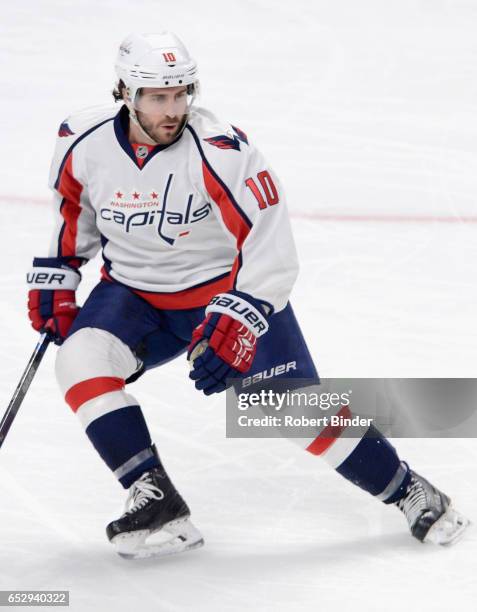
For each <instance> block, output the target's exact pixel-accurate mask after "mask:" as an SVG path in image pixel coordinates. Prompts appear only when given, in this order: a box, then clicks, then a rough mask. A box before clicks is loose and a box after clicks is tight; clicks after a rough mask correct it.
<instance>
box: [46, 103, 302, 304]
mask: <svg viewBox="0 0 477 612" xmlns="http://www.w3.org/2000/svg"><path fill="white" fill-rule="evenodd" d="M128 121H129V116H128V110H127V108H126V107H125V106H124V105H123V106H122V107H121V108H120V109H119V112H118V107H117V106H114V107H111V106H109V107H107V108H104V107H102V108H93V109H87V110H85V111H82V112H80V113H77V114H75V115H72V116H71V117H69V118H68V119H67V121H65V122H64V123H62V124H61V126H60V130H59V134H58V140H57V145H56V150H55V155H54V159H53V162H52V167H51V175H50V186H51V188H52V189H53V191H54V194H55V211H56V212H55V214H56V216H57V223H56V227H55V230H54V235H53V239H52V243H51V246H50V252H49V256H50V257H57V256H62V257H68V258H71V262H77V264H78V265H79V264H80V263H84V262H85V261H87V260H88V259H91V258H92V257H93V256H94V255H95V254H96V253H97V251H98V250H99V248H100V247H102V254H103V259H104V267H103V270H102V274H103V277H104V278H110V279H111V278H112V279H114V280H116V281H118V282H120V283H122V284H125V285H127V286H129V287H131V288H132V289H133V290H134V291H135V292H136V293H138V294H139V295H141V296H142V297H144V298H145V299H146V300H147V301H148V302H150V303H151V304H153V305H154V306H156V307H157V308H171V309H184V308H195V307H198V306H203V305H205V304H207V302H208V301H209V299H210V298H211V297H212V296H214V295H216V294H217V293H221V292H224V291H228V290H230V289H236V290H238V291H243V292H245V293H248V294H250V295H252V296H253V297H254V298H256V299H258V300H260V301H261V302H263V303H265V304H269V305H270V306H271V308H272V309H273V310H275V311H279V310H281V309H282V308H284V307H285V305H286V303H287V300H288V297H289V294H290V291H291V289H292V286H293V283H294V281H295V278H296V275H297V269H298V265H297V257H296V251H295V246H294V242H293V237H292V234H291V229H290V223H289V219H288V212H287V209H286V202H285V196H284V194H283V191H282V189H281V187H280V185H279V182H278V179H277V177H276V176H275V174H274V173H273V171H272V170H271V169H270V167H269V166H268V164H267V162H266V161H265V159H264V158H263V156H262V155H261V153H260V152H259V151H258V150H257V149H256V148H255V147H254V146H253V144H252V143H250V142H249V141H248V138H247V136H246V135H245V134H244V133H243V132H242V131H241V130H240V129H238V128H235V127H233V126H231V125H229V124H223V123H221V122H219V121H218V120H217V119H216V118H215V117H214V116H213V115H212V114H211V113H209V112H208V111H206V110H204V109H201V108H196V109H195V110H193V111H192V112H191V115H190V118H189V122H188V124H187V126H186V128H185V130H184V131H183V133H182V135H181V136H180V137H179V138H178V139H176V141H175V142H173V143H172V144H170V145H157V146H155V147H148V146H146V145H134V144H131V143H129V141H128V137H127V133H128V132H127V129H128Z"/></svg>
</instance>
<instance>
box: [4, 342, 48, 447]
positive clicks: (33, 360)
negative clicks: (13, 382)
mask: <svg viewBox="0 0 477 612" xmlns="http://www.w3.org/2000/svg"><path fill="white" fill-rule="evenodd" d="M49 343H50V338H49V336H48V334H42V335H41V336H40V340H39V341H38V344H37V345H36V347H35V350H34V351H33V353H32V356H31V357H30V360H29V361H28V364H27V367H26V368H25V371H24V372H23V375H22V377H21V378H20V382H19V383H18V385H17V388H16V389H15V392H14V394H13V397H12V399H11V400H10V403H9V404H8V408H7V409H6V411H5V414H4V415H3V418H2V421H1V423H0V447H1V446H2V444H3V442H4V440H5V438H6V436H7V433H8V430H9V429H10V427H11V425H12V423H13V421H14V419H15V417H16V415H17V412H18V410H19V408H20V406H21V404H22V402H23V400H24V398H25V395H26V393H27V391H28V387H29V386H30V384H31V381H32V380H33V377H34V376H35V374H36V371H37V370H38V366H39V365H40V363H41V360H42V359H43V357H44V355H45V352H46V349H47V347H48V344H49Z"/></svg>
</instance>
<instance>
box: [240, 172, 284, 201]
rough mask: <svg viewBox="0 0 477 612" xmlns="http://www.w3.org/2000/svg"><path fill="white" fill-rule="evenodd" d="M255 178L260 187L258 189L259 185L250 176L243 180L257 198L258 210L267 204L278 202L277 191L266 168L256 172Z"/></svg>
mask: <svg viewBox="0 0 477 612" xmlns="http://www.w3.org/2000/svg"><path fill="white" fill-rule="evenodd" d="M257 178H258V180H259V183H260V185H261V187H262V189H260V187H259V186H258V185H257V183H256V181H255V179H253V178H251V177H250V178H248V179H247V180H246V181H245V184H246V185H247V187H248V188H249V189H251V191H252V193H253V195H254V196H255V198H256V199H257V202H258V207H259V208H260V210H263V209H264V208H267V206H273V205H274V204H278V202H279V198H278V191H277V188H276V185H275V183H274V182H273V179H272V177H271V176H270V173H269V172H268V170H262V172H259V173H258V174H257ZM262 192H263V193H262Z"/></svg>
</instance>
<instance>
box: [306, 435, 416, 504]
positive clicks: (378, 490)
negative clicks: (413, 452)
mask: <svg viewBox="0 0 477 612" xmlns="http://www.w3.org/2000/svg"><path fill="white" fill-rule="evenodd" d="M341 433H343V432H341ZM320 437H321V436H318V438H317V439H316V440H315V441H314V442H313V443H312V444H310V445H309V446H308V448H307V450H308V451H309V452H312V453H313V454H317V455H322V456H323V459H324V460H325V461H326V462H327V463H329V464H330V465H331V466H332V467H334V468H335V469H336V471H337V472H338V473H339V474H341V476H344V478H346V479H347V480H349V481H350V482H352V483H353V484H355V485H357V486H358V487H360V488H361V489H364V490H365V491H367V492H368V493H371V495H374V496H375V497H377V498H378V499H380V500H381V501H383V502H384V503H385V504H391V503H393V502H395V501H397V500H398V499H400V498H401V497H403V496H404V495H405V493H406V489H407V486H408V484H409V482H410V478H411V477H410V470H409V467H408V465H407V464H406V463H405V462H403V461H401V460H400V458H399V456H398V454H397V452H396V449H395V448H394V447H393V446H392V445H391V444H390V442H389V441H388V440H387V439H386V438H385V437H384V436H383V435H382V434H381V433H380V432H379V431H378V430H377V429H376V428H375V427H374V426H373V425H371V426H370V427H369V428H368V429H367V430H366V431H365V432H364V435H363V437H362V438H361V439H356V438H346V437H344V436H340V437H337V438H336V439H329V438H328V441H329V442H328V444H327V447H326V448H325V449H323V443H321V447H320V444H319V442H320ZM321 439H322V440H323V438H321ZM325 440H326V438H325ZM317 449H319V451H317Z"/></svg>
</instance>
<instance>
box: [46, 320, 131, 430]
mask: <svg viewBox="0 0 477 612" xmlns="http://www.w3.org/2000/svg"><path fill="white" fill-rule="evenodd" d="M136 368H137V359H136V357H135V356H134V354H133V352H132V351H131V349H130V348H129V347H128V346H127V345H126V344H124V343H123V342H122V341H121V340H119V338H117V337H116V336H114V335H113V334H111V333H109V332H107V331H104V330H102V329H96V328H92V327H85V328H82V329H80V330H78V331H77V332H75V333H74V334H73V335H72V336H70V337H69V338H68V339H67V340H66V341H65V342H64V343H63V345H62V346H61V347H60V348H59V350H58V353H57V357H56V366H55V369H56V377H57V380H58V384H59V386H60V388H61V391H62V393H63V394H64V396H65V400H66V402H67V403H68V404H69V405H70V407H71V409H72V410H73V411H74V412H76V411H77V410H78V409H79V408H80V407H81V411H80V412H81V415H80V413H78V415H79V416H82V417H84V419H86V422H85V423H84V424H85V425H86V426H87V423H88V422H89V421H90V420H91V417H94V418H98V415H100V414H101V412H104V414H106V412H110V411H111V410H114V409H117V408H120V407H122V406H124V405H128V404H129V405H130V404H131V403H133V404H134V403H136V402H135V401H133V400H134V398H132V397H131V396H129V395H128V394H126V393H125V392H124V385H125V379H126V378H128V377H129V376H131V374H132V373H133V372H134V371H135V370H136ZM90 413H91V414H90ZM82 420H83V418H82Z"/></svg>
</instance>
